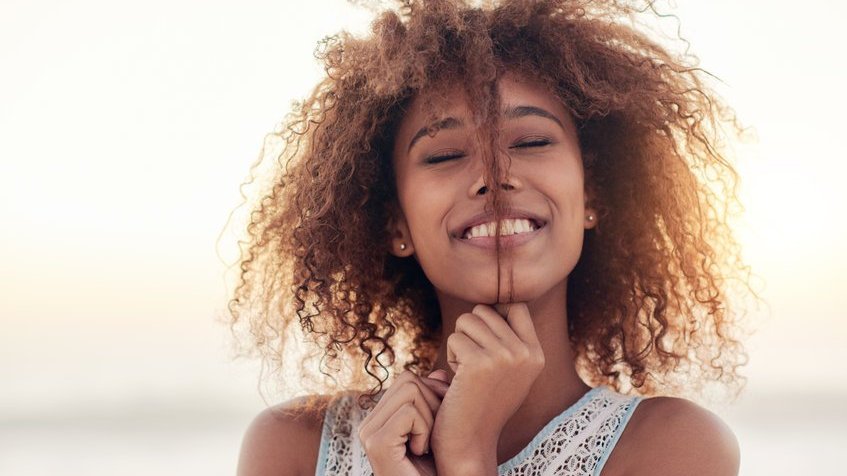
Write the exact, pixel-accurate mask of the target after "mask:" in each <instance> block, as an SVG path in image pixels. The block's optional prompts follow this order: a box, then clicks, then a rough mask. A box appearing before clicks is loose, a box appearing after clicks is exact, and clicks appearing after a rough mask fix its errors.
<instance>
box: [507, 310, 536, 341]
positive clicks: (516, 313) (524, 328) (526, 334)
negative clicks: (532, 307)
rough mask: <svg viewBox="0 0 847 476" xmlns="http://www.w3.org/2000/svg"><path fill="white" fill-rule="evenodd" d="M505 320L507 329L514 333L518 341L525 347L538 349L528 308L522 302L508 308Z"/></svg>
mask: <svg viewBox="0 0 847 476" xmlns="http://www.w3.org/2000/svg"><path fill="white" fill-rule="evenodd" d="M506 320H507V322H508V323H509V327H511V328H512V330H514V331H515V334H516V335H517V336H518V338H519V339H520V340H522V341H523V342H525V343H526V344H527V345H529V346H532V347H535V348H538V347H541V343H540V342H539V341H538V334H536V332H535V324H534V323H533V322H532V316H530V314H529V308H528V307H527V306H526V303H524V302H517V303H514V304H512V305H511V306H509V311H508V314H507V315H506Z"/></svg>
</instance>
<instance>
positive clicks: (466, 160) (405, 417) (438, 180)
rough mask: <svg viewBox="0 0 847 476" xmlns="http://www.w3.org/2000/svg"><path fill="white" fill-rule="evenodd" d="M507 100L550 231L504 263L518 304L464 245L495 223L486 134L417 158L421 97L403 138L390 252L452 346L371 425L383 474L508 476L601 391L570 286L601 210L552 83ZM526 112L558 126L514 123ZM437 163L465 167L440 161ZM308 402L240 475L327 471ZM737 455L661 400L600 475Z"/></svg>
mask: <svg viewBox="0 0 847 476" xmlns="http://www.w3.org/2000/svg"><path fill="white" fill-rule="evenodd" d="M499 90H500V95H501V100H502V104H503V109H504V117H503V121H502V130H501V137H500V139H501V141H503V142H502V144H500V146H501V147H502V148H503V150H509V151H510V153H511V157H512V160H511V165H510V167H509V170H508V180H507V184H508V186H507V187H506V193H509V194H510V198H511V204H512V206H515V207H519V208H521V209H524V210H528V211H531V212H533V213H535V214H536V215H538V216H540V217H542V218H543V219H544V220H545V221H546V222H547V223H546V226H545V227H544V228H542V229H541V230H540V232H539V233H537V234H536V236H535V237H534V238H533V239H532V240H530V241H528V242H526V243H524V244H522V245H521V246H519V247H516V248H514V249H512V250H510V251H511V253H510V255H509V257H508V258H509V259H507V260H506V261H504V262H502V263H501V264H502V265H503V267H504V269H505V270H506V271H507V272H505V273H503V275H502V276H503V277H508V276H510V273H511V276H514V282H513V283H509V282H508V281H507V279H503V281H505V282H504V283H502V288H501V292H502V294H501V295H502V296H508V293H507V292H506V291H507V290H508V289H509V287H510V285H512V287H513V288H514V290H515V295H514V296H513V302H499V303H498V302H495V300H496V296H497V292H496V291H497V290H496V289H495V287H496V277H495V276H496V275H495V273H496V262H495V259H494V253H493V251H489V250H482V249H479V248H475V247H472V246H470V245H468V244H467V243H463V242H461V241H460V239H459V238H457V237H456V236H453V235H454V233H453V232H454V231H455V229H456V228H457V227H461V225H462V224H463V223H465V222H466V220H467V219H469V218H470V217H472V216H474V215H476V214H477V213H480V212H482V211H483V207H484V204H485V201H486V195H487V193H489V192H488V191H487V189H486V188H484V185H485V184H484V183H483V176H482V171H483V168H482V167H483V165H482V159H481V157H479V156H478V155H477V154H476V153H475V151H474V150H473V148H472V147H471V146H470V145H471V144H472V143H473V141H472V138H473V136H474V132H473V129H472V128H470V127H467V126H464V127H462V126H458V125H457V127H452V128H443V129H441V130H440V131H439V132H438V133H437V134H435V136H433V137H430V136H423V137H421V138H419V140H417V141H416V143H415V144H414V146H412V147H411V148H409V143H410V142H411V139H412V138H413V137H414V136H415V135H416V134H417V132H418V131H419V130H420V129H421V128H422V127H425V126H427V125H428V124H427V122H426V121H427V119H428V114H427V113H426V111H424V110H423V109H422V108H421V105H420V101H419V100H415V101H413V102H412V104H411V106H410V108H409V110H408V111H407V113H406V115H405V116H404V118H403V120H402V122H401V124H400V127H399V130H398V133H397V135H396V137H395V145H394V155H393V162H394V167H395V174H396V181H397V190H398V202H399V203H398V204H397V207H396V210H397V214H396V216H395V217H394V219H393V220H392V225H391V227H392V228H391V233H392V238H391V240H392V241H391V244H390V246H391V252H392V253H393V254H395V255H396V256H400V257H406V258H409V259H416V260H418V262H419V263H420V264H421V267H422V268H423V270H424V272H425V273H426V275H427V277H428V278H429V279H430V280H431V281H432V283H433V285H434V286H435V288H436V293H437V296H438V300H439V305H440V308H441V315H442V319H443V334H442V335H444V336H445V338H444V339H443V341H442V343H441V346H440V349H439V352H438V357H437V361H436V364H435V368H436V369H437V370H436V371H435V372H434V373H433V374H431V375H429V376H417V375H414V374H412V373H411V372H408V371H407V372H404V373H403V374H401V375H400V376H399V377H398V378H397V380H395V382H394V383H393V384H392V385H391V386H390V387H389V388H388V389H387V390H386V392H385V394H384V395H383V397H382V398H381V399H380V402H379V403H378V405H377V407H375V408H374V409H373V410H372V411H371V412H370V413H369V414H368V416H367V417H366V418H365V420H363V422H362V424H361V425H360V427H359V432H358V436H359V438H360V440H361V442H362V444H363V446H364V448H365V451H366V454H367V455H368V458H369V459H370V460H371V464H372V467H373V469H374V472H375V474H376V475H377V476H380V475H381V474H393V475H404V476H406V475H411V476H417V475H428V474H435V472H436V470H437V474H439V475H442V476H450V475H470V476H472V475H487V476H492V475H496V474H497V465H499V464H502V463H503V462H505V461H507V460H508V459H510V458H511V457H513V456H514V455H515V454H517V453H518V452H519V451H520V450H522V449H523V448H524V447H525V446H526V445H527V444H528V443H529V442H530V441H531V440H532V438H533V437H534V436H535V435H536V434H537V433H538V432H539V431H540V430H541V429H542V428H543V427H544V426H545V425H546V424H547V423H548V422H549V421H550V420H551V419H552V418H553V417H555V416H556V415H558V414H559V413H561V412H562V411H564V410H565V409H566V408H568V407H569V406H571V405H572V404H574V403H575V402H576V401H577V400H578V399H579V398H580V397H581V396H582V395H584V394H585V393H586V392H587V391H588V390H589V389H590V387H588V386H587V385H586V384H585V383H584V382H583V381H582V380H581V379H580V378H579V376H578V374H577V372H576V368H575V359H574V357H575V356H574V353H573V351H572V349H571V346H570V343H569V338H568V330H567V312H566V309H567V306H566V304H567V295H566V289H567V276H568V274H569V273H570V272H571V271H572V270H573V268H574V266H575V265H576V263H577V261H578V259H579V256H580V253H581V250H582V238H583V234H584V233H585V232H586V230H589V229H591V228H592V227H594V226H595V224H596V219H595V220H588V218H587V215H588V214H589V213H593V212H594V211H593V210H592V209H591V208H590V207H589V206H588V203H589V196H590V194H589V193H587V192H586V187H585V184H584V174H583V169H582V159H581V155H580V151H579V145H578V141H577V136H576V132H575V128H574V124H573V121H572V119H571V118H570V117H569V115H568V113H567V111H566V109H565V108H564V106H563V105H562V104H561V103H560V102H559V100H558V99H557V98H556V97H555V96H553V95H552V94H550V93H549V92H548V91H547V90H545V89H544V88H543V87H541V86H540V85H538V84H535V83H532V82H530V81H526V80H524V79H523V78H521V77H519V76H516V75H512V74H507V75H506V76H504V77H503V79H502V80H501V82H500V84H499ZM448 104H449V107H448V108H447V110H446V111H447V112H446V113H447V115H449V116H452V117H454V118H456V119H459V122H462V123H464V124H469V121H468V120H467V118H468V117H470V116H469V112H468V108H467V107H466V104H465V102H464V100H463V97H462V96H461V94H458V93H457V94H454V95H452V96H451V97H449V98H448ZM519 106H531V107H535V108H538V109H539V110H542V111H546V112H547V113H549V115H548V116H545V115H543V114H542V115H539V114H529V115H523V116H521V117H509V116H510V115H511V116H514V114H509V113H508V111H509V110H514V108H515V107H519ZM540 139H543V140H540ZM542 142H546V143H544V144H542ZM526 144H532V145H526ZM433 156H452V157H453V158H452V159H450V160H447V161H445V162H441V163H438V164H427V163H426V162H425V161H426V160H427V159H428V158H430V159H431V158H432V157H433ZM595 216H596V214H595ZM401 244H405V247H403V249H401V246H400V245H401ZM481 303H489V304H481ZM296 403H297V402H296V401H289V402H286V403H285V404H281V405H279V406H277V407H275V408H274V409H272V410H271V411H265V412H263V413H262V414H260V415H259V416H258V417H257V418H256V419H255V420H254V422H253V423H252V424H251V426H250V428H249V429H248V431H247V434H246V435H245V439H244V443H243V446H242V453H241V458H240V461H239V469H238V474H239V475H242V476H259V475H262V476H265V475H271V474H275V475H280V474H283V475H312V474H314V472H315V466H316V456H317V447H318V445H319V442H320V430H321V420H320V419H319V418H316V417H313V416H310V417H306V418H303V417H298V416H297V415H298V412H297V409H296V406H297V405H296ZM286 415H288V416H286ZM407 441H408V443H409V446H408V449H407ZM278 442H287V444H285V445H280V444H278ZM425 450H430V453H429V454H425ZM739 459H740V457H739V450H738V443H737V441H736V439H735V436H734V435H733V434H732V432H731V431H730V430H729V428H728V427H727V426H726V425H725V424H724V423H723V422H722V421H721V420H720V419H719V418H718V417H717V416H715V415H714V414H712V413H711V412H709V411H708V410H705V409H703V408H701V407H699V406H697V405H695V404H694V403H692V402H689V401H687V400H684V399H679V398H671V397H655V398H649V399H645V400H644V401H643V402H642V403H640V404H639V406H638V407H637V408H636V410H635V412H634V413H633V415H632V418H631V420H630V422H629V424H628V425H627V426H626V429H625V430H624V431H623V433H622V434H621V437H620V439H619V441H618V443H617V445H616V446H615V448H614V450H613V451H612V453H611V455H610V456H609V459H608V461H607V463H606V465H605V466H604V468H603V471H602V475H603V476H618V475H628V476H632V475H636V476H637V475H648V474H649V475H659V476H661V475H676V474H696V475H701V476H725V475H736V474H737V473H738V466H739Z"/></svg>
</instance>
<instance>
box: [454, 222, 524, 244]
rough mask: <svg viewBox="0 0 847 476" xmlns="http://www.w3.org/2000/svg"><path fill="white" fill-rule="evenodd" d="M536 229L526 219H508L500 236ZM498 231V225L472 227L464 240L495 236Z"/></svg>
mask: <svg viewBox="0 0 847 476" xmlns="http://www.w3.org/2000/svg"><path fill="white" fill-rule="evenodd" d="M535 229H536V226H535V224H534V223H533V222H532V221H530V220H528V219H526V218H519V219H507V220H503V221H502V225H501V230H500V232H501V233H500V236H508V235H515V234H518V233H526V232H530V231H533V230H535ZM496 231H497V223H495V222H490V223H483V224H480V225H476V226H474V227H472V228H471V229H470V230H468V231H467V232H466V233H465V236H463V238H465V239H467V238H477V237H481V236H494V234H495V232H496Z"/></svg>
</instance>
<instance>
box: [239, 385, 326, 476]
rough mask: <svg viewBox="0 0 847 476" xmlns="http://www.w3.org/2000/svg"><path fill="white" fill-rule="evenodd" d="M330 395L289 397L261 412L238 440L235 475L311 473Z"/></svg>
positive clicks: (298, 474)
mask: <svg viewBox="0 0 847 476" xmlns="http://www.w3.org/2000/svg"><path fill="white" fill-rule="evenodd" d="M331 399H332V396H330V395H309V396H306V397H299V398H294V399H291V400H289V401H287V402H284V403H280V404H278V405H275V406H273V407H270V408H266V409H265V410H263V411H262V412H260V413H259V414H258V415H257V416H256V417H255V418H254V419H253V421H252V422H251V423H250V425H249V426H248V428H247V431H246V432H245V434H244V439H243V441H242V443H241V455H240V456H239V458H238V472H237V474H238V476H271V475H273V476H300V475H307V476H311V475H313V474H314V473H315V467H316V464H317V459H318V451H319V449H320V441H321V430H322V429H323V416H324V414H325V412H326V408H325V407H326V405H327V404H328V403H329V402H330V400H331Z"/></svg>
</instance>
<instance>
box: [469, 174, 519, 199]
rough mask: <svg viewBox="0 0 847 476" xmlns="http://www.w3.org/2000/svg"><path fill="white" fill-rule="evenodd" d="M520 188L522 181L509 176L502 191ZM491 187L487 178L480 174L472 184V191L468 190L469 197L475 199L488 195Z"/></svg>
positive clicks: (501, 186)
mask: <svg viewBox="0 0 847 476" xmlns="http://www.w3.org/2000/svg"><path fill="white" fill-rule="evenodd" d="M519 187H520V181H519V180H518V179H517V178H516V177H515V176H513V175H507V176H506V179H505V180H504V181H503V183H501V184H500V189H501V190H506V191H509V190H515V189H516V188H519ZM489 189H490V187H489V185H488V184H486V183H485V177H484V176H483V175H482V174H480V176H479V177H477V179H476V180H475V181H474V183H473V184H471V187H470V189H468V196H469V197H471V198H473V197H476V196H480V195H485V194H486V193H488V191H489Z"/></svg>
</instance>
